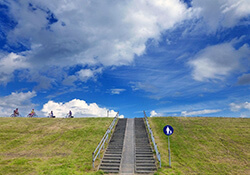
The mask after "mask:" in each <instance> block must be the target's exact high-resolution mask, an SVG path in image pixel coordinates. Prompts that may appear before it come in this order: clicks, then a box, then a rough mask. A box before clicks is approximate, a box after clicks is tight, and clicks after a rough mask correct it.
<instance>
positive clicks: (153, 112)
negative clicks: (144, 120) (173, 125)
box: [150, 110, 159, 117]
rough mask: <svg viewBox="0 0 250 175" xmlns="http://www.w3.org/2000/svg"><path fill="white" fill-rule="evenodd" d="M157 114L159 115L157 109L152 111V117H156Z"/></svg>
mask: <svg viewBox="0 0 250 175" xmlns="http://www.w3.org/2000/svg"><path fill="white" fill-rule="evenodd" d="M155 116H159V115H158V113H157V112H156V111H155V110H153V111H151V112H150V117H155Z"/></svg>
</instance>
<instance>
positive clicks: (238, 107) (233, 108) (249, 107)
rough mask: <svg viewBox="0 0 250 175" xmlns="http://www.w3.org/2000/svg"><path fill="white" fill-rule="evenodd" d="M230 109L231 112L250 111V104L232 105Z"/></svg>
mask: <svg viewBox="0 0 250 175" xmlns="http://www.w3.org/2000/svg"><path fill="white" fill-rule="evenodd" d="M229 105H230V109H231V111H234V112H236V111H239V110H241V109H247V110H250V103H249V102H245V103H238V104H237V103H230V104H229Z"/></svg>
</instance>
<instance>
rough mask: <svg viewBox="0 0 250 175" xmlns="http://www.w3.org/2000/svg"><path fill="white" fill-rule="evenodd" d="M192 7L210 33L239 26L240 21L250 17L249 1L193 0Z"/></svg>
mask: <svg viewBox="0 0 250 175" xmlns="http://www.w3.org/2000/svg"><path fill="white" fill-rule="evenodd" d="M192 6H193V8H195V9H198V10H196V12H198V13H199V17H202V18H203V20H204V21H205V23H206V24H208V26H209V27H208V28H207V29H208V31H210V32H211V31H216V30H217V29H220V28H222V27H223V28H229V27H233V26H235V25H237V24H239V21H240V20H241V19H242V18H244V17H247V16H248V15H250V1H247V0H220V1H218V0H209V1H204V0H193V1H192Z"/></svg>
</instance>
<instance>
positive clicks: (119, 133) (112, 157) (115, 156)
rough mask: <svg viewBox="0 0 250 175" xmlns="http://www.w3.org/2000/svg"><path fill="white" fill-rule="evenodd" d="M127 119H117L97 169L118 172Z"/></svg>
mask: <svg viewBox="0 0 250 175" xmlns="http://www.w3.org/2000/svg"><path fill="white" fill-rule="evenodd" d="M126 124H127V119H119V120H118V122H117V125H116V127H115V130H114V133H113V135H112V137H111V139H110V142H109V145H108V148H107V150H106V152H105V154H104V156H103V159H102V161H101V164H100V167H99V170H102V171H104V172H105V173H119V171H120V163H121V158H122V151H123V142H124V135H125V130H126Z"/></svg>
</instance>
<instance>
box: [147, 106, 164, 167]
mask: <svg viewBox="0 0 250 175" xmlns="http://www.w3.org/2000/svg"><path fill="white" fill-rule="evenodd" d="M143 113H144V118H145V121H146V124H147V127H148V131H149V133H150V136H151V140H152V143H153V145H154V150H155V153H156V157H157V159H158V161H159V164H160V168H161V154H160V152H159V151H158V149H157V144H156V143H155V138H154V135H153V131H152V130H151V128H150V125H149V122H148V117H147V115H146V113H145V111H143Z"/></svg>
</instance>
